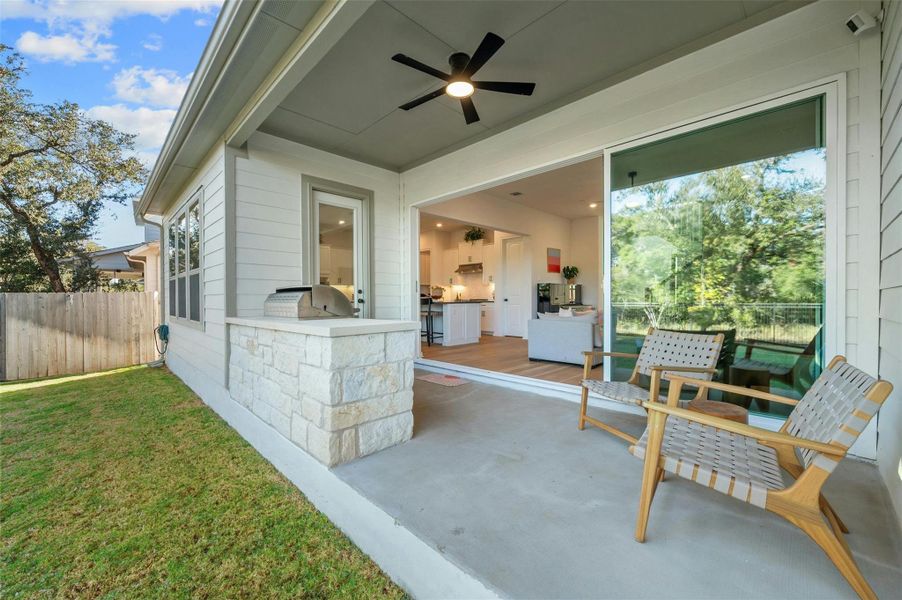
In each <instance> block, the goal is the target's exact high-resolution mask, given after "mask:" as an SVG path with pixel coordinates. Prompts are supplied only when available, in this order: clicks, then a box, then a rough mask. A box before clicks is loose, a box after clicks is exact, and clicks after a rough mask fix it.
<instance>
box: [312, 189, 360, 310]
mask: <svg viewBox="0 0 902 600" xmlns="http://www.w3.org/2000/svg"><path fill="white" fill-rule="evenodd" d="M318 194H328V196H329V197H328V198H321V197H319V196H318ZM323 204H325V205H327V206H335V207H338V208H347V209H349V210H350V211H352V213H353V215H354V217H353V219H354V222H353V223H352V227H353V229H352V232H353V242H352V247H351V260H352V262H353V268H354V281H353V287H354V290H353V296H354V299H355V300H354V305H355V306H356V307H357V308H359V309H360V312H358V316H360V314H361V313H362V312H363V308H364V306H366V300H367V297H366V295H365V293H364V294H360V296H359V297H360V298H362V299H363V301H364V302H363V304H362V305H361V304H358V303H357V300H358V290H362V289H363V288H362V287H361V286H359V285H358V282H359V281H360V279H361V275H362V273H363V271H364V269H365V267H364V265H365V264H366V256H365V251H364V246H363V240H362V238H363V235H362V230H363V201H362V200H360V199H359V198H349V197H347V196H339V195H337V194H332V193H330V192H323V191H321V190H313V207H312V208H313V227H314V231H315V232H318V231H319V207H320V206H322V205H323ZM321 246H322V244H320V243H319V242H318V240H317V243H316V244H314V245H313V253H314V258H313V280H314V283H319V282H320V280H321V278H322V273H320V266H321V264H322V261H321V257H320V248H321ZM364 292H365V290H364Z"/></svg>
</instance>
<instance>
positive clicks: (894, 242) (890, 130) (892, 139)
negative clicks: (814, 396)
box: [877, 2, 902, 524]
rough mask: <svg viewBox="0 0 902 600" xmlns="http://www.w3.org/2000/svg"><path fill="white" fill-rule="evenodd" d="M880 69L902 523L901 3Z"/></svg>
mask: <svg viewBox="0 0 902 600" xmlns="http://www.w3.org/2000/svg"><path fill="white" fill-rule="evenodd" d="M884 7H885V10H886V14H885V15H884V19H883V35H882V48H881V56H882V59H883V61H882V68H881V88H882V93H881V115H880V116H881V127H880V132H881V144H882V148H881V153H880V157H881V160H880V165H881V177H880V183H881V197H882V201H883V202H882V207H881V212H880V220H881V228H882V230H883V233H882V236H881V247H880V257H881V269H880V376H881V377H882V378H884V379H887V380H889V381H890V382H891V383H892V384H893V385H895V391H893V394H892V396H890V398H889V399H888V400H887V401H886V404H884V407H883V410H881V411H880V416H879V417H878V418H879V421H878V438H877V461H878V466H879V467H880V473H881V475H882V476H883V480H884V481H885V482H886V486H887V488H888V489H889V491H890V496H891V497H892V500H893V505H894V507H895V509H896V514H897V515H898V517H899V523H900V524H902V481H900V479H899V475H898V471H897V468H898V467H897V465H898V464H899V461H900V460H902V346H900V344H899V340H900V339H902V141H900V140H902V74H900V71H902V48H900V44H902V2H888V3H884Z"/></svg>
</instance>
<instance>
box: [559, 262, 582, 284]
mask: <svg viewBox="0 0 902 600" xmlns="http://www.w3.org/2000/svg"><path fill="white" fill-rule="evenodd" d="M561 275H563V276H564V279H566V280H567V283H573V282H574V281H576V278H577V277H578V276H579V268H578V267H574V266H569V265H568V266H566V267H563V268H562V269H561Z"/></svg>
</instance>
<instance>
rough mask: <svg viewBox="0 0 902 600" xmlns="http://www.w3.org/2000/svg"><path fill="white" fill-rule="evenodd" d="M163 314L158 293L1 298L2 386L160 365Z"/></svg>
mask: <svg viewBox="0 0 902 600" xmlns="http://www.w3.org/2000/svg"><path fill="white" fill-rule="evenodd" d="M159 309H160V305H159V297H158V296H157V294H156V293H149V294H148V293H144V292H85V293H81V292H77V293H71V294H65V293H63V294H56V293H47V294H44V293H34V294H9V293H3V294H0V381H12V380H15V379H32V378H35V377H47V376H50V375H70V374H75V373H90V372H92V371H102V370H104V369H113V368H116V367H125V366H128V365H136V364H141V363H145V362H150V361H152V360H156V359H157V358H158V356H159V355H158V354H157V350H156V347H155V345H154V329H155V328H156V326H157V325H159V322H160V310H159Z"/></svg>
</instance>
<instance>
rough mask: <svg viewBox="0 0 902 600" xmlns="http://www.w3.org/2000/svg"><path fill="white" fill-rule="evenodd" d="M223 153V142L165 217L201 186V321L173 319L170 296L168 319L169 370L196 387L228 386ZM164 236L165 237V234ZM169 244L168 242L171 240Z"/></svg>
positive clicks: (165, 218)
mask: <svg viewBox="0 0 902 600" xmlns="http://www.w3.org/2000/svg"><path fill="white" fill-rule="evenodd" d="M224 165H225V151H224V146H221V145H220V146H217V147H216V148H214V149H211V152H210V154H209V155H208V157H207V158H206V159H205V160H204V162H203V164H202V165H201V167H200V168H199V169H197V172H196V174H195V176H194V177H193V178H192V179H191V181H190V182H189V184H188V185H186V186H185V188H184V189H183V191H182V193H181V194H180V196H179V198H178V199H176V200H175V202H173V204H172V205H171V207H170V210H169V211H168V212H167V213H166V215H165V216H164V222H165V223H167V224H168V223H169V221H170V219H171V218H172V217H173V215H174V214H175V213H176V212H177V211H178V210H179V209H180V208H181V207H183V206H184V204H185V202H186V201H188V199H189V198H191V197H192V196H193V195H194V193H195V192H197V190H199V189H201V190H202V192H201V199H202V203H203V207H202V212H203V233H202V235H201V248H202V249H201V253H202V257H203V258H202V266H203V304H202V307H201V319H202V322H201V324H200V325H196V324H194V323H190V322H188V321H185V320H183V319H177V318H173V317H170V316H169V314H168V312H169V310H168V308H169V307H168V298H167V301H166V305H165V307H164V308H165V310H166V313H167V314H166V319H167V322H168V323H169V326H170V342H169V349H168V351H167V357H166V362H167V364H168V365H169V368H170V369H172V371H173V372H174V373H175V374H176V375H178V376H179V377H180V378H181V379H182V380H183V381H185V382H186V383H188V385H189V386H191V387H192V388H193V389H194V390H195V391H199V390H202V389H204V388H207V387H208V386H214V388H215V386H224V385H225V377H226V355H225V347H226V328H225V270H226V267H225V256H226V250H225V249H226V231H225V229H226V223H225V169H224ZM164 239H165V237H164ZM167 242H168V240H167ZM162 261H163V270H164V271H165V272H166V273H165V281H167V284H166V286H164V289H166V290H167V293H168V289H169V288H168V277H169V273H168V269H169V261H168V260H167V258H166V253H165V251H164V253H163V258H162Z"/></svg>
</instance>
